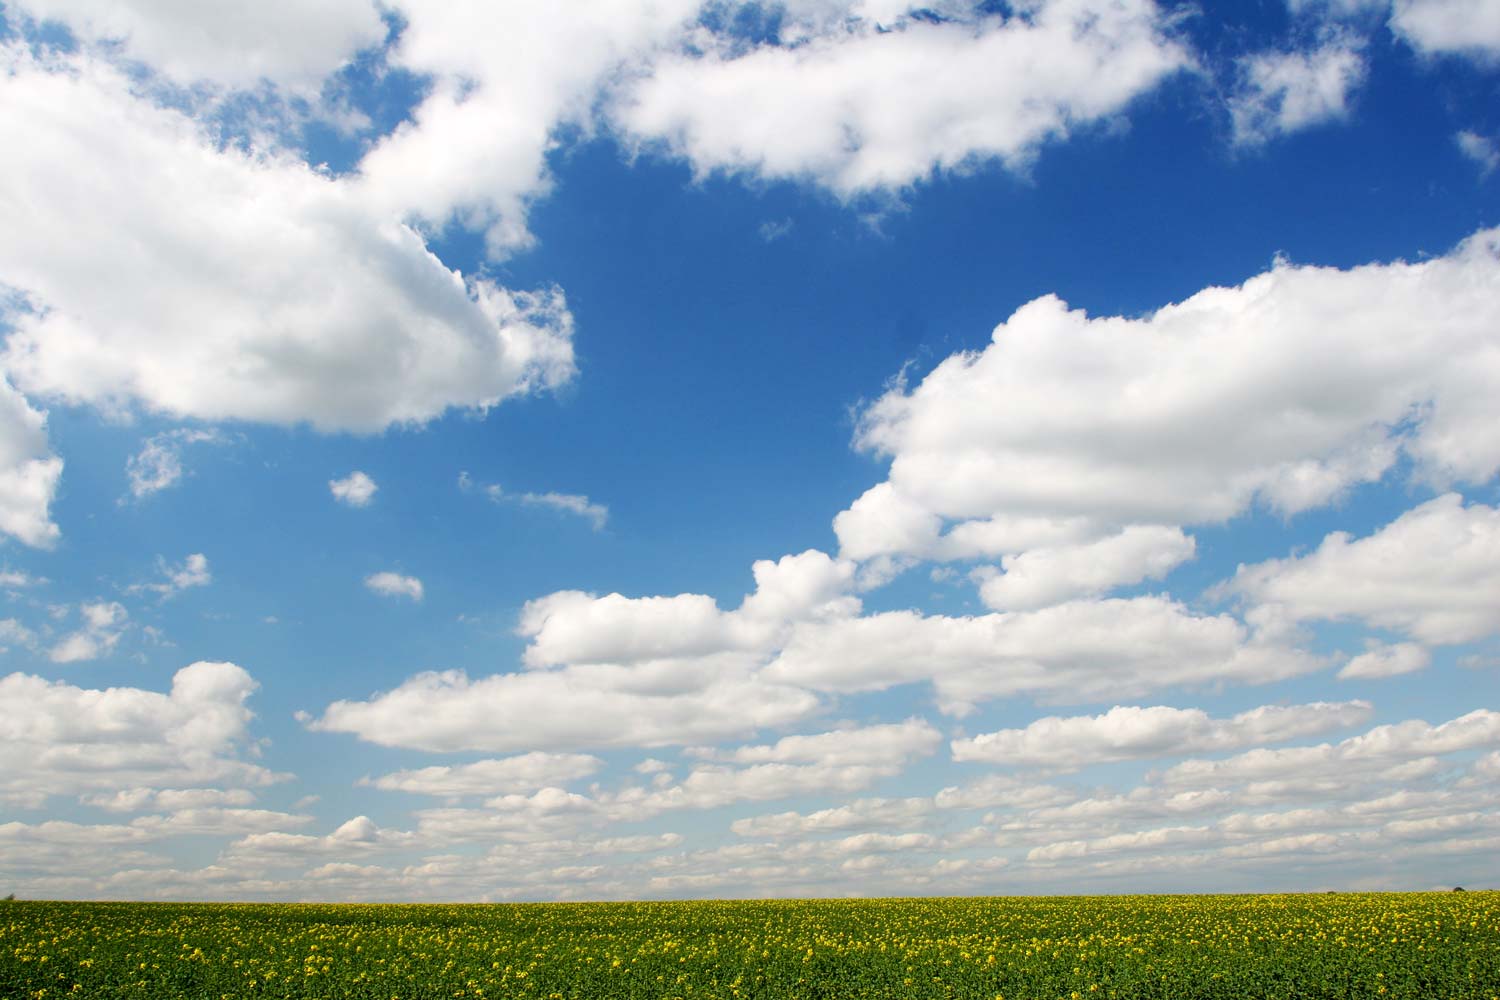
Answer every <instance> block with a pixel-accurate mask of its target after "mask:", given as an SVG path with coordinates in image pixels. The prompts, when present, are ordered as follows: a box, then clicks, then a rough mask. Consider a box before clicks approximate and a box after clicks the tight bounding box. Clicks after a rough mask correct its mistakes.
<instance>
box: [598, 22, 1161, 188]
mask: <svg viewBox="0 0 1500 1000" xmlns="http://www.w3.org/2000/svg"><path fill="white" fill-rule="evenodd" d="M876 6H877V5H871V4H858V5H843V4H839V5H827V4H824V5H812V4H799V5H794V6H793V7H792V9H791V10H790V11H789V12H788V13H789V15H790V16H789V17H788V19H787V23H786V24H784V25H783V26H782V29H781V30H782V34H783V35H784V36H786V37H785V38H784V39H783V41H784V42H789V43H790V44H764V45H759V46H755V47H752V48H750V49H748V51H747V50H746V48H745V45H744V42H743V40H741V39H735V38H731V37H724V36H719V37H713V36H706V35H705V36H703V37H701V38H699V39H698V40H697V41H698V49H697V50H690V51H684V52H680V53H677V54H675V55H672V56H666V57H663V58H661V59H659V60H658V61H657V62H656V64H655V65H654V66H652V67H651V70H650V72H649V73H647V74H643V76H642V77H641V78H640V79H639V80H637V81H636V82H635V83H634V84H633V85H632V86H628V87H626V88H624V89H623V91H622V93H621V94H620V96H619V97H618V99H617V100H616V103H615V105H614V108H613V117H614V119H615V121H617V122H618V123H619V124H620V125H621V126H623V128H624V129H625V130H626V131H627V133H628V134H629V135H630V136H632V137H634V138H635V139H636V140H637V141H639V142H642V143H648V144H649V143H653V142H655V143H660V144H661V145H663V146H664V147H665V148H666V149H667V150H669V151H670V152H672V153H674V154H676V155H679V156H683V157H685V158H687V159H688V160H689V161H690V162H691V163H692V164H693V166H694V167H695V169H697V170H698V171H700V172H703V173H707V172H710V171H714V170H728V171H746V172H753V173H756V174H758V175H760V176H763V177H783V178H795V179H802V178H807V179H811V180H814V181H816V182H817V183H819V184H822V185H825V186H827V187H829V188H831V189H832V190H834V191H835V192H837V193H839V194H841V195H852V194H856V193H859V192H868V191H873V190H882V189H883V190H895V189H900V188H902V187H905V186H907V185H909V184H911V183H913V182H916V181H919V180H922V179H923V178H925V177H926V176H927V175H928V174H930V173H931V172H933V171H934V170H953V169H961V168H966V167H969V166H971V165H973V164H976V163H980V162H983V161H987V160H1000V161H1002V162H1004V163H1006V164H1008V165H1010V166H1013V167H1014V166H1018V165H1020V164H1023V163H1025V162H1026V161H1027V160H1028V159H1030V158H1031V157H1032V156H1033V155H1034V154H1035V152H1036V150H1037V148H1038V147H1039V146H1040V145H1041V144H1042V143H1044V142H1046V141H1047V140H1049V139H1053V138H1058V137H1062V136H1065V135H1067V134H1068V133H1069V132H1070V131H1072V130H1073V129H1075V128H1077V127H1079V126H1081V125H1086V124H1088V123H1090V122H1095V121H1098V120H1099V119H1102V118H1105V117H1107V116H1110V115H1114V114H1117V113H1119V112H1120V111H1122V110H1123V109H1124V108H1125V106H1126V105H1127V104H1128V103H1129V102H1130V101H1131V100H1132V99H1133V98H1135V97H1137V96H1139V95H1141V94H1143V93H1145V92H1147V91H1149V90H1151V89H1152V88H1154V87H1155V86H1156V85H1157V84H1158V83H1160V82H1161V81H1162V79H1163V78H1165V77H1166V76H1168V75H1169V74H1171V73H1173V72H1174V71H1176V70H1179V69H1182V68H1184V67H1185V66H1187V65H1188V64H1189V61H1190V59H1189V56H1188V55H1187V54H1186V52H1185V51H1184V50H1183V49H1182V48H1181V47H1180V46H1179V45H1178V44H1176V43H1175V42H1173V41H1172V40H1170V39H1169V38H1167V37H1166V36H1165V35H1164V27H1165V21H1164V15H1163V14H1162V13H1161V11H1160V10H1158V8H1157V7H1156V5H1155V4H1154V3H1152V2H1151V0H1043V2H1038V3H1030V4H1027V5H1025V7H1026V10H1025V15H1024V16H1022V15H1019V14H1018V15H1015V16H1011V17H1008V18H1007V17H1000V16H994V15H985V14H983V13H982V12H981V11H980V9H979V7H980V5H979V4H977V3H946V4H940V5H938V6H939V8H940V9H942V10H943V12H944V13H945V14H946V15H948V16H947V17H946V18H941V19H934V18H931V17H908V16H905V14H906V12H907V10H908V8H910V9H915V8H916V5H910V4H904V3H902V4H881V5H878V7H879V8H882V9H872V8H875V7H876ZM819 7H821V8H823V9H822V10H819V9H818V8H819ZM926 13H928V14H930V13H931V11H930V10H929V11H927V12H926ZM851 14H852V15H855V16H852V17H851V16H848V15H851ZM818 15H822V16H818ZM839 15H845V16H839ZM860 15H863V16H860Z"/></svg>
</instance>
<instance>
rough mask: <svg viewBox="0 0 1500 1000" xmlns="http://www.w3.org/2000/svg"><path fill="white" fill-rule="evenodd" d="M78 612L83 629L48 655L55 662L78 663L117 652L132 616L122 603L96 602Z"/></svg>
mask: <svg viewBox="0 0 1500 1000" xmlns="http://www.w3.org/2000/svg"><path fill="white" fill-rule="evenodd" d="M78 612H79V614H80V615H81V616H82V618H83V628H81V629H79V630H78V631H76V632H72V633H70V634H69V635H67V636H66V637H64V638H63V639H61V640H60V641H59V642H58V643H57V644H56V645H54V646H53V647H52V648H51V649H50V650H48V652H47V656H48V657H49V658H50V659H51V660H52V662H53V663H78V662H80V661H83V660H97V659H98V658H99V657H101V656H104V655H106V654H108V653H110V652H111V651H113V650H114V648H115V646H116V645H118V644H119V641H120V636H121V635H123V634H124V629H125V622H126V620H127V619H128V618H129V617H130V613H129V612H128V611H126V610H125V606H124V605H123V604H121V603H120V602H119V601H95V602H94V603H92V604H80V605H79V606H78Z"/></svg>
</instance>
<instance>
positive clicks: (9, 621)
mask: <svg viewBox="0 0 1500 1000" xmlns="http://www.w3.org/2000/svg"><path fill="white" fill-rule="evenodd" d="M8 643H16V644H18V645H21V646H34V645H35V644H36V633H35V632H33V631H31V629H29V628H27V627H26V626H25V625H22V624H21V623H20V622H19V621H17V620H16V619H14V618H0V652H6V648H7V644H8Z"/></svg>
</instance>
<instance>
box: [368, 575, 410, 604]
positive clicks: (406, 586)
mask: <svg viewBox="0 0 1500 1000" xmlns="http://www.w3.org/2000/svg"><path fill="white" fill-rule="evenodd" d="M365 587H366V589H368V590H369V591H370V592H371V593H374V594H380V595H382V596H384V597H404V598H406V599H408V600H412V601H420V600H421V599H422V581H421V580H418V579H417V578H416V577H414V576H402V575H401V574H400V573H393V572H391V571H390V570H383V571H382V572H379V573H371V574H370V575H369V576H367V577H365Z"/></svg>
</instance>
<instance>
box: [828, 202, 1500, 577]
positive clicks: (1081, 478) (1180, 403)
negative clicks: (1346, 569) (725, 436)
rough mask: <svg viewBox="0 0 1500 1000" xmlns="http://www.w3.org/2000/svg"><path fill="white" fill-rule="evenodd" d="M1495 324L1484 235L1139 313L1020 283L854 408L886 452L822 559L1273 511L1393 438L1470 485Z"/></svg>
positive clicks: (1327, 493)
mask: <svg viewBox="0 0 1500 1000" xmlns="http://www.w3.org/2000/svg"><path fill="white" fill-rule="evenodd" d="M1497 330H1500V231H1493V230H1487V231H1482V232H1479V233H1477V234H1475V235H1474V236H1472V237H1470V238H1469V239H1468V240H1466V241H1464V242H1463V243H1462V244H1461V245H1460V246H1458V247H1457V248H1456V249H1454V250H1453V251H1452V252H1450V253H1448V254H1446V255H1443V256H1440V257H1434V258H1431V259H1427V260H1423V261H1420V262H1418V263H1393V264H1371V265H1366V266H1363V267H1357V268H1353V269H1350V270H1344V271H1341V270H1336V269H1333V268H1320V267H1304V266H1295V265H1292V264H1288V263H1285V262H1279V263H1277V265H1276V266H1275V267H1274V268H1273V269H1272V270H1271V271H1269V272H1267V273H1265V274H1261V275H1259V276H1257V277H1255V278H1252V279H1251V280H1249V281H1247V282H1245V283H1244V284H1243V285H1240V286H1238V287H1234V288H1209V289H1205V290H1203V291H1200V292H1198V293H1197V294H1196V295H1194V296H1192V297H1191V298H1189V299H1187V300H1186V301H1184V302H1182V303H1180V304H1176V305H1170V306H1166V307H1164V308H1162V309H1159V310H1157V311H1156V312H1155V313H1153V314H1151V315H1148V316H1145V317H1143V318H1138V319H1127V318H1124V317H1103V318H1098V319H1090V318H1088V317H1087V316H1086V315H1085V314H1084V313H1083V312H1081V311H1078V310H1069V309H1068V308H1067V307H1066V306H1065V305H1064V303H1062V302H1061V301H1060V300H1058V299H1057V298H1055V297H1051V296H1047V297H1044V298H1040V299H1036V300H1035V301H1033V302H1031V303H1028V304H1027V305H1025V306H1022V307H1021V308H1020V309H1018V310H1017V311H1016V312H1015V313H1014V314H1013V315H1012V316H1011V317H1010V319H1008V320H1007V321H1006V322H1005V323H1002V324H1001V325H1000V326H999V327H997V328H996V329H995V331H994V335H993V338H992V342H991V343H990V344H989V345H988V346H987V347H986V348H985V349H984V350H982V351H977V352H971V353H963V354H957V355H954V356H952V357H949V358H948V359H946V360H945V361H943V362H942V363H941V364H939V365H938V366H937V367H936V368H935V369H934V370H933V371H932V372H931V373H929V374H928V375H927V376H926V377H925V378H924V379H922V381H921V382H920V383H919V384H917V385H916V386H914V387H908V386H907V385H905V384H897V385H896V386H895V387H894V388H892V389H891V390H890V391H888V392H887V393H886V394H885V395H884V396H882V397H881V398H880V399H879V400H877V401H876V402H875V403H874V404H873V405H871V406H869V407H868V408H867V409H866V410H865V411H864V413H863V415H862V418H861V420H860V424H859V429H858V433H857V436H856V444H857V445H858V446H859V447H860V448H862V449H864V450H867V451H872V452H875V453H877V454H880V455H884V456H889V457H890V459H891V467H890V473H889V477H888V479H887V481H886V482H884V483H881V484H879V485H877V486H875V487H873V488H872V489H871V490H869V491H868V492H866V494H865V495H864V496H863V497H861V498H860V499H859V500H857V501H856V502H855V503H854V504H853V505H852V506H851V507H850V508H849V509H848V510H846V511H844V512H843V513H841V514H839V515H838V517H837V518H836V519H835V522H834V526H835V530H836V531H837V533H838V536H839V540H840V544H841V546H842V552H843V555H844V556H845V557H848V558H854V559H861V560H867V559H874V558H876V557H879V556H883V555H893V556H907V557H918V558H946V559H955V558H966V557H968V558H972V557H974V556H984V555H988V556H993V555H1003V554H1010V553H1012V552H1024V551H1026V550H1028V549H1032V548H1038V547H1046V546H1055V545H1059V544H1076V543H1078V542H1081V541H1088V540H1090V539H1093V538H1099V537H1102V536H1103V535H1105V534H1108V533H1110V532H1112V531H1115V530H1118V529H1120V528H1122V527H1123V526H1126V525H1130V524H1156V525H1164V526H1170V525H1187V524H1205V523H1220V522H1223V521H1225V520H1227V519H1229V518H1232V517H1234V516H1235V515H1237V514H1240V513H1242V512H1243V511H1245V510H1247V509H1249V508H1250V507H1251V506H1252V505H1255V504H1257V503H1258V504H1261V505H1264V506H1268V507H1270V508H1272V509H1275V510H1277V511H1280V512H1283V513H1294V512H1297V511H1301V510H1307V509H1311V508H1315V507H1319V506H1322V505H1324V504H1327V503H1329V502H1331V501H1333V500H1335V499H1336V498H1338V497H1339V496H1341V495H1342V494H1343V493H1344V492H1345V491H1347V490H1348V489H1350V488H1351V487H1353V486H1355V485H1357V484H1360V483H1366V482H1372V481H1375V480H1378V479H1380V478H1381V477H1382V476H1384V475H1385V474H1386V472H1387V471H1388V470H1389V469H1390V468H1391V467H1392V466H1393V465H1394V463H1395V462H1396V461H1397V459H1398V457H1399V456H1400V455H1401V454H1402V453H1403V452H1404V453H1405V454H1406V455H1407V456H1408V457H1409V458H1410V459H1411V460H1412V462H1413V464H1414V467H1415V475H1416V476H1418V477H1419V478H1421V479H1423V480H1427V481H1431V482H1436V483H1448V482H1465V481H1467V482H1482V481H1485V480H1487V479H1489V478H1490V477H1491V476H1493V475H1494V474H1495V472H1496V470H1497V469H1500V430H1497V428H1500V423H1497V421H1496V420H1495V419H1494V417H1495V408H1494V393H1493V386H1494V384H1495V383H1496V381H1497V379H1500V368H1497V365H1500V351H1496V344H1497V334H1496V331H1497ZM1371 344H1380V345H1382V349H1381V350H1378V351H1372V350H1370V349H1369V347H1370V345H1371ZM948 525H951V526H952V527H951V530H949V531H948V532H947V533H946V534H943V529H944V527H945V526H948Z"/></svg>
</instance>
